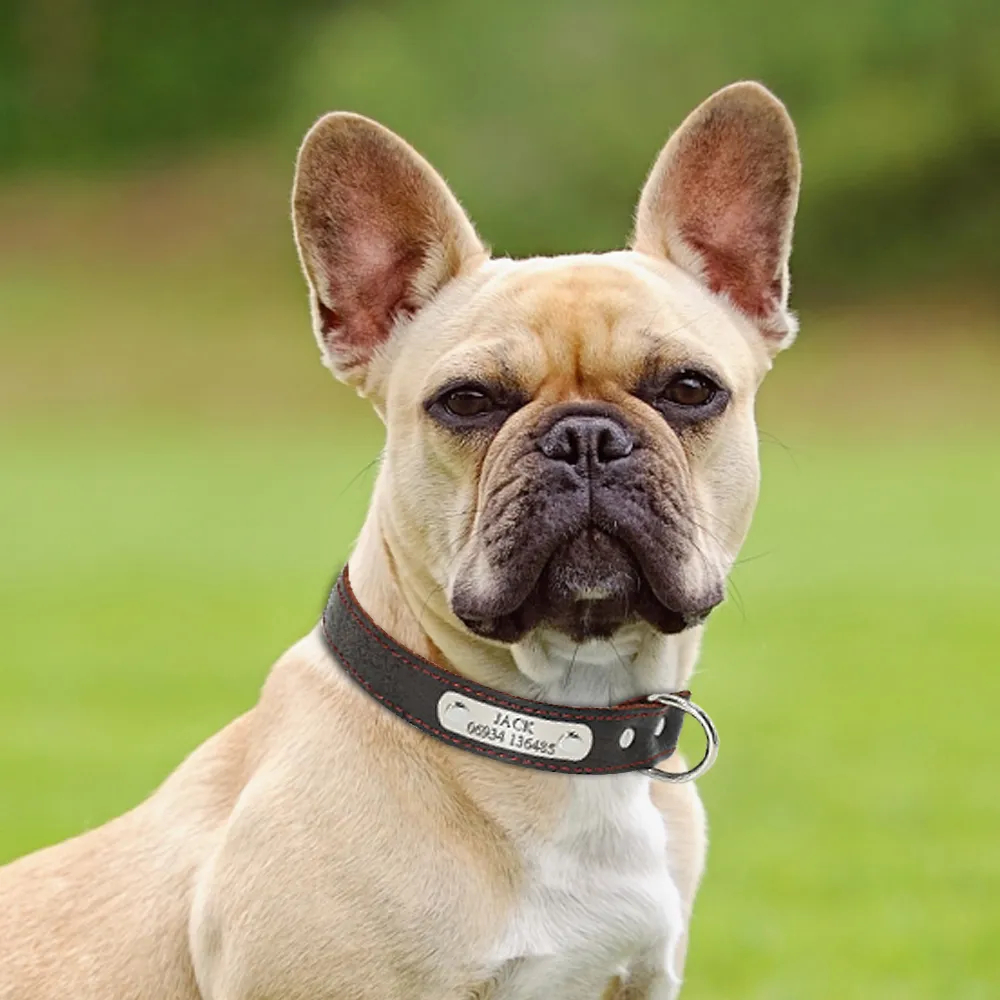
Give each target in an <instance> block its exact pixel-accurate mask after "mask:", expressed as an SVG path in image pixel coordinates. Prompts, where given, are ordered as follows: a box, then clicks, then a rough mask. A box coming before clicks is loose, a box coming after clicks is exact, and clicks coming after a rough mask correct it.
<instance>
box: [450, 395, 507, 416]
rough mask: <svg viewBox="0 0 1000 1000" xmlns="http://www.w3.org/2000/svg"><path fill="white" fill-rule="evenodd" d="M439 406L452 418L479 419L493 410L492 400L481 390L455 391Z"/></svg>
mask: <svg viewBox="0 0 1000 1000" xmlns="http://www.w3.org/2000/svg"><path fill="white" fill-rule="evenodd" d="M441 405H442V406H443V407H444V408H445V409H446V410H447V411H448V412H449V413H450V414H451V415H452V416H453V417H479V416H482V414H484V413H489V412H490V410H492V409H493V406H494V403H493V400H492V399H491V398H490V397H489V396H488V395H487V394H486V393H485V392H483V391H482V390H481V389H455V390H453V391H452V392H449V393H448V394H447V395H446V396H445V397H444V398H443V399H442V400H441Z"/></svg>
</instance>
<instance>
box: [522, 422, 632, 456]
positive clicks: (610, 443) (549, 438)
mask: <svg viewBox="0 0 1000 1000" xmlns="http://www.w3.org/2000/svg"><path fill="white" fill-rule="evenodd" d="M538 447H539V450H540V451H541V452H542V454H543V455H544V456H545V457H546V458H549V459H551V460H552V461H553V462H565V463H566V464H567V465H576V466H582V467H586V468H588V469H595V468H598V467H599V466H602V465H610V464H611V463H612V462H618V461H620V460H621V459H623V458H628V456H629V455H631V454H632V449H633V448H634V447H635V440H634V439H633V437H632V435H631V434H630V433H629V432H628V430H626V428H624V427H623V426H622V425H621V424H620V423H618V421H617V420H612V419H611V418H610V417H604V416H597V415H583V414H574V415H571V416H566V417H563V418H562V419H561V420H558V421H556V423H554V424H553V425H552V427H550V428H549V430H548V431H546V433H545V434H544V435H543V436H542V437H541V439H540V440H539V442H538Z"/></svg>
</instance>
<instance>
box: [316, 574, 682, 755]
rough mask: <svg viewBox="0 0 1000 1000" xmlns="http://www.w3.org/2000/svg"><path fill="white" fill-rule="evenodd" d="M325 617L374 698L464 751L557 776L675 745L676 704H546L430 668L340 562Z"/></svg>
mask: <svg viewBox="0 0 1000 1000" xmlns="http://www.w3.org/2000/svg"><path fill="white" fill-rule="evenodd" d="M322 624H323V635H324V637H325V639H326V643H327V646H328V647H329V648H330V651H331V652H332V653H333V655H334V657H335V658H336V660H337V661H338V662H339V663H340V664H341V666H342V667H343V668H344V670H345V671H346V672H347V673H348V674H349V675H350V676H351V677H352V678H353V679H354V680H355V681H356V682H357V683H358V684H359V685H360V686H361V687H362V688H363V689H364V690H365V691H367V692H368V694H369V695H371V697H372V698H374V699H376V701H379V702H381V703H382V705H384V706H385V707H386V708H387V709H389V710H390V711H392V712H394V713H395V714H396V715H398V716H399V717H400V718H401V719H404V720H405V721H406V722H408V723H410V725H412V726H416V727H417V728H418V729H421V730H423V731H424V732H425V733H428V734H429V735H431V736H434V737H435V738H437V739H439V740H442V741H443V742H445V743H450V744H451V745H452V746H456V747H460V748H461V749H463V750H468V751H469V752H470V753H477V754H482V755H483V756H485V757H492V758H493V759H494V760H499V761H504V762H505V763H508V764H517V765H519V766H521V767H531V768H536V769H538V770H542V771H558V772H561V773H563V774H620V773H623V772H626V771H642V770H645V769H647V768H650V767H652V766H653V765H654V764H656V763H658V762H659V761H662V760H666V758H667V757H669V756H670V755H671V754H672V753H673V752H674V751H675V750H676V749H677V740H678V738H679V737H680V732H681V724H682V723H683V721H684V714H685V710H684V709H683V708H681V707H679V706H678V705H676V704H674V705H668V704H663V703H661V702H652V701H647V700H637V701H631V702H626V703H625V704H622V705H614V706H612V707H611V708H574V707H567V706H563V705H550V704H548V703H546V702H541V701H530V700H528V699H526V698H516V697H514V696H513V695H509V694H504V693H503V692H502V691H496V690H494V689H493V688H488V687H484V686H483V685H481V684H476V683H475V682H473V681H470V680H466V679H465V678H464V677H461V676H459V675H458V674H453V673H449V672H448V671H446V670H442V669H440V668H439V667H436V666H434V664H433V663H430V662H429V661H428V660H425V659H423V658H422V657H420V656H417V654H416V653H414V652H412V651H411V650H409V649H406V648H405V647H404V646H401V645H400V644H399V643H398V642H396V641H395V640H394V639H393V638H392V636H390V635H388V634H387V633H385V632H384V631H383V630H382V629H381V628H379V626H378V625H376V624H375V622H373V621H372V620H371V618H369V617H368V615H367V614H366V613H365V611H364V609H363V608H362V607H361V605H360V604H359V603H358V599H357V598H356V597H355V596H354V592H353V591H352V590H351V584H350V581H349V579H348V574H347V567H346V566H345V567H344V570H343V572H342V573H341V574H340V578H339V579H338V580H337V583H336V585H335V586H334V588H333V592H332V593H331V594H330V600H329V602H328V604H327V606H326V610H325V611H324V612H323V623H322ZM688 694H689V692H687V691H683V692H678V696H679V699H680V698H682V699H685V701H686V699H687V698H688ZM679 699H678V700H679ZM661 773H662V772H661Z"/></svg>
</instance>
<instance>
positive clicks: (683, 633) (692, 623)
mask: <svg viewBox="0 0 1000 1000" xmlns="http://www.w3.org/2000/svg"><path fill="white" fill-rule="evenodd" d="M799 175H800V164H799V156H798V149H797V141H796V136H795V131H794V128H793V125H792V123H791V120H790V118H789V116H788V114H787V112H786V110H785V108H784V106H783V105H782V104H781V103H780V102H779V101H778V99H777V98H776V97H775V96H774V95H772V94H771V93H770V92H769V91H768V90H767V89H765V88H764V87H763V86H761V85H759V84H755V83H738V84H734V85H732V86H729V87H727V88H725V89H723V90H721V91H719V92H718V93H716V94H715V95H714V96H712V97H710V98H709V99H708V100H707V101H706V102H705V103H704V104H702V105H701V106H700V107H698V108H697V109H696V110H695V111H694V112H693V113H692V114H691V115H690V116H689V117H688V118H687V119H686V120H685V121H684V123H683V124H682V125H681V126H680V128H679V129H678V130H677V131H676V132H675V133H674V134H673V135H672V137H671V138H670V139H669V141H668V142H667V144H666V146H665V147H664V148H663V150H662V151H661V153H660V154H659V157H658V158H657V159H656V161H655V164H654V166H653V168H652V171H651V173H650V175H649V177H648V180H647V181H646V184H645V187H644V188H643V189H642V193H641V197H640V199H639V202H638V208H637V212H636V217H635V226H634V235H633V238H632V242H631V244H630V249H628V250H623V251H614V252H608V253H595V254H589V253H588V254H581V255H573V256H563V257H555V258H536V259H528V260H508V259H492V258H491V257H490V254H489V252H488V251H487V249H486V247H485V246H484V244H483V243H482V242H481V240H480V239H479V237H478V236H477V234H476V231H475V229H474V228H473V226H472V224H471V223H470V221H469V219H468V218H467V217H466V215H465V213H464V212H463V210H462V208H461V207H460V206H459V203H458V202H457V201H456V199H455V197H454V196H453V195H452V193H451V192H450V190H449V189H448V187H447V186H446V185H445V182H444V181H443V180H442V179H441V177H440V176H439V175H438V174H437V173H436V172H435V171H434V170H433V169H432V168H431V167H430V165H429V164H428V163H427V162H426V161H425V160H424V159H423V158H422V157H421V156H420V155H419V154H418V153H417V152H415V150H414V149H412V148H411V147H410V146H409V145H407V143H405V142H404V141H403V140H402V139H400V138H399V137H397V136H396V135H394V134H393V133H392V132H390V131H389V130H387V129H386V128H384V127H382V126H381V125H378V124H376V123H375V122H373V121H371V120H369V119H366V118H363V117H360V116H358V115H354V114H347V113H334V114H330V115H327V116H325V117H324V118H322V119H321V120H320V121H319V122H317V123H316V125H315V126H314V127H313V128H312V129H311V131H310V132H309V133H308V135H307V136H306V138H305V140H304V143H303V145H302V148H301V151H300V154H299V158H298V163H297V172H296V177H295V184H294V194H293V215H294V228H295V234H296V240H297V246H298V252H299V256H300V259H301V263H302V267H303V269H304V271H305V275H306V278H307V282H308V287H309V296H310V302H311V313H312V319H313V325H314V329H315V335H316V337H317V340H318V343H319V347H320V351H321V355H322V358H323V361H324V363H325V364H326V365H327V366H328V367H329V368H330V369H331V371H332V372H333V374H334V375H336V376H337V377H338V378H340V379H341V380H343V381H345V382H347V383H348V384H350V385H352V386H354V387H355V388H356V389H357V390H358V391H359V392H360V393H361V394H362V395H363V396H365V397H367V398H368V399H369V400H370V401H371V403H372V405H373V406H374V407H375V409H376V410H377V412H378V413H379V415H380V416H381V418H382V420H383V421H384V423H385V426H386V444H385V450H384V457H383V462H382V465H381V468H380V471H379V474H378V477H377V482H376V484H375V487H374V491H373V496H372V502H371V506H370V509H369V512H368V515H367V519H366V520H365V523H364V526H363V528H362V530H361V534H360V536H359V538H358V540H357V544H356V546H355V548H354V550H353V552H352V554H351V556H350V559H349V562H348V566H349V573H350V576H349V579H348V578H347V577H346V576H345V577H344V579H343V580H342V581H341V583H340V584H338V595H339V600H340V603H341V604H342V605H343V608H342V609H341V610H340V611H339V612H336V613H337V614H340V615H341V618H342V624H343V627H344V628H347V629H348V632H349V638H350V637H352V636H353V639H352V641H354V640H356V641H357V642H359V643H361V646H360V647H358V648H360V649H361V650H362V653H363V656H362V659H364V657H365V656H369V658H370V659H372V662H375V661H376V660H377V662H378V664H380V665H381V666H380V669H381V668H382V667H384V677H383V680H384V681H385V683H386V684H387V685H389V686H392V685H396V688H397V689H398V692H399V694H400V697H403V696H404V695H406V693H407V685H410V684H411V683H412V684H413V685H414V686H415V687H418V686H419V685H421V684H428V685H430V684H439V685H445V686H447V684H448V682H449V681H448V679H449V678H451V679H452V680H453V681H454V685H455V691H457V692H459V693H458V694H455V692H452V694H453V695H454V697H453V698H452V701H451V702H449V703H448V706H447V712H451V711H452V710H454V712H455V713H457V715H458V716H460V717H462V716H463V713H472V716H475V718H480V717H482V719H485V721H481V722H476V721H475V718H473V719H472V721H470V722H469V723H468V724H467V725H466V726H465V729H461V727H456V726H453V724H452V723H451V722H449V721H447V720H446V719H445V715H446V714H447V712H445V710H444V709H443V708H442V707H441V706H442V705H443V704H444V701H441V702H439V703H438V712H439V715H440V720H439V723H433V724H432V723H427V724H426V725H425V724H424V723H422V722H420V720H419V718H417V717H416V716H414V717H413V718H411V719H410V721H413V722H414V724H413V725H411V724H408V721H407V717H406V716H405V715H404V717H403V718H400V715H401V714H403V713H402V712H401V711H396V710H392V711H390V710H387V704H388V703H390V702H391V699H390V702H386V703H380V701H382V700H383V698H382V695H381V694H379V693H378V691H377V690H376V689H375V688H374V687H369V686H368V685H369V680H370V678H369V680H366V679H365V677H364V676H363V675H362V674H361V673H360V672H359V673H357V674H356V675H355V674H354V671H353V668H352V670H351V671H349V670H348V669H347V666H348V661H349V660H350V659H351V657H349V656H348V655H347V654H346V653H345V654H344V655H343V657H338V655H337V653H336V652H335V650H336V649H338V647H337V645H336V642H335V639H336V636H334V635H332V634H331V633H330V632H329V631H328V630H327V627H326V623H327V619H326V617H324V622H323V623H321V624H320V625H319V626H317V628H316V630H315V631H314V632H312V633H311V634H309V635H308V636H306V637H305V638H304V639H302V640H301V641H299V642H298V643H297V644H296V645H294V646H292V647H291V649H290V650H289V651H288V652H287V653H285V654H284V655H283V656H282V657H281V658H280V659H279V660H278V662H277V663H276V664H275V666H274V667H273V669H272V671H271V673H270V675H269V677H268V679H267V681H266V683H265V685H264V687H263V690H262V693H261V697H260V701H259V703H258V704H257V705H256V707H254V708H253V709H252V710H251V711H250V712H248V713H247V714H245V715H243V716H242V717H240V718H238V719H236V720H235V721H234V722H233V723H232V724H230V725H229V726H228V727H227V728H225V729H224V730H222V731H221V732H220V733H218V734H217V735H215V736H213V737H212V738H210V739H209V740H208V741H207V742H206V743H204V744H203V745H202V746H201V747H200V748H198V749H197V750H195V751H194V752H193V753H192V754H191V756H190V757H188V758H187V759H186V760H185V761H184V762H183V763H182V764H181V765H180V767H179V768H178V769H177V770H176V771H175V772H174V773H173V774H172V775H171V776H170V777H169V778H168V779H167V780H166V781H165V783H164V784H163V785H162V786H161V787H160V788H159V789H158V790H157V791H156V792H155V793H154V794H153V795H152V796H151V797H150V798H149V799H148V800H147V801H145V802H144V803H143V804H141V805H139V806H138V807H137V808H135V809H134V810H133V811H131V812H129V813H127V814H125V815H124V816H121V817H120V818H118V819H115V820H113V821H111V822H109V823H108V824H106V825H105V826H103V827H100V828H99V829H96V830H93V831H91V832H88V833H86V834H84V835H82V836H80V837H77V838H76V839H73V840H70V841H68V842H66V843H63V844H59V845H56V846H54V847H49V848H46V849H44V850H41V851H38V852H37V853H34V854H32V855H29V856H27V857H24V858H22V859H20V860H18V861H15V862H13V863H12V864H10V865H8V866H6V867H5V868H3V869H2V870H0V900H2V903H3V905H2V906H0V998H3V1000H49V998H53V1000H54V998H57V997H58V998H64V997H68V996H72V997H74V998H75V1000H126V998H128V1000H133V998H145V997H157V998H161V1000H251V998H255V1000H256V998H275V1000H278V998H280V1000H307V998H308V1000H319V998H329V1000H404V998H405V1000H446V998H451V1000H474V998H475V1000H487V998H489V1000H562V998H565V1000H626V998H627V1000H640V998H642V1000H664V998H668V997H674V996H676V994H677V991H678V989H679V987H680V983H681V978H682V970H683V964H684V956H685V950H686V942H687V933H688V925H689V921H690V917H691V911H692V905H693V901H694V897H695V892H696V889H697V886H698V882H699V879H700V876H701V873H702V867H703V863H704V856H705V848H706V827H705V818H704V814H703V810H702V807H701V804H700V801H699V798H698V796H697V793H696V791H695V786H694V785H692V784H681V783H672V782H670V781H658V780H655V779H656V777H657V776H660V777H663V776H664V775H665V776H666V777H667V778H670V777H671V775H673V776H674V777H677V776H679V773H680V772H684V771H685V768H686V764H685V763H684V762H683V761H682V760H681V759H680V758H679V757H678V756H677V755H674V756H671V757H669V759H667V760H666V761H665V762H664V763H663V764H662V766H661V767H660V768H659V769H658V770H657V771H656V773H651V772H650V770H649V769H646V768H643V769H637V768H632V769H629V770H626V771H624V772H622V773H611V769H610V768H608V769H607V773H604V772H602V771H600V770H599V769H593V770H591V771H588V772H586V773H582V774H581V773H578V772H575V771H571V770H567V771H565V772H564V773H560V772H559V770H558V768H565V769H571V768H574V767H577V766H583V765H582V764H580V765H578V764H576V763H573V761H575V760H577V759H578V758H579V754H580V753H581V752H583V751H578V750H576V749H573V747H572V744H573V741H576V743H577V744H580V742H581V740H582V739H583V737H585V736H587V735H588V734H591V736H588V738H591V737H592V735H593V734H592V733H591V730H590V729H588V728H587V727H586V725H579V726H576V728H573V726H574V725H575V723H574V724H573V725H571V724H570V723H567V722H560V721H558V720H559V719H568V718H571V719H573V720H577V719H586V718H592V719H594V720H601V719H606V718H610V717H611V713H613V712H621V711H624V710H625V709H623V708H622V707H621V706H629V705H632V706H636V705H640V706H641V705H643V704H647V705H648V703H645V702H643V701H642V699H644V698H647V697H648V696H650V695H656V694H657V693H662V692H672V693H676V692H681V691H682V689H683V688H684V687H685V686H686V684H687V683H688V680H689V678H690V677H691V674H692V670H693V667H694V664H695V660H696V657H697V655H698V648H699V642H700V638H701V633H702V629H703V623H704V621H705V619H706V617H707V615H708V614H709V612H710V611H711V610H712V609H713V608H714V607H715V606H716V605H718V604H719V603H720V601H721V600H722V598H723V595H724V586H725V580H726V576H727V573H728V571H729V569H730V568H731V567H732V565H733V562H734V560H735V558H736V555H737V552H738V550H739V548H740V545H741V544H742V542H743V539H744V537H745V535H746V532H747V529H748V526H749V524H750V519H751V514H752V510H753V508H754V505H755V502H756V497H757V490H758V457H757V443H756V441H757V438H756V430H755V424H754V412H753V407H754V396H755V393H756V390H757V388H758V386H759V384H760V382H761V379H762V378H763V376H764V375H765V373H766V372H767V371H768V369H769V368H770V366H771V363H772V360H773V358H774V356H775V355H776V354H777V353H778V351H780V350H781V349H782V348H784V347H786V346H788V344H789V343H790V342H791V341H792V339H793V338H794V335H795V332H796V323H795V320H794V317H793V315H792V314H791V313H790V311H789V309H788V293H789V273H788V259H789V254H790V251H791V235H792V226H793V221H794V216H795V211H796V205H797V199H798V189H799ZM335 605H336V601H334V600H331V608H332V609H334V611H335V610H336V608H335ZM343 609H346V611H345V610H343ZM334 611H331V614H334ZM352 619H353V624H352ZM330 620H331V621H333V622H334V627H337V626H336V621H340V620H341V619H336V617H334V618H331V619H330ZM345 623H346V624H345ZM351 629H353V631H351ZM337 641H339V640H337ZM365 643H367V644H368V645H365ZM376 643H377V647H376ZM366 650H367V651H369V652H367V653H366V652H364V651H366ZM369 654H370V655H369ZM352 655H353V654H352ZM379 657H381V659H379ZM373 669H374V668H373ZM418 671H419V673H418ZM491 692H492V694H491ZM671 697H674V698H676V697H683V695H676V694H674V695H671ZM484 698H486V699H487V702H488V699H489V698H493V699H494V701H493V702H492V703H490V704H500V705H506V706H508V707H510V706H513V710H512V711H510V712H507V711H506V710H503V711H501V710H497V711H496V712H495V714H494V713H493V710H492V709H490V710H489V714H490V716H491V717H489V718H487V717H486V716H484V715H482V712H483V705H484V704H487V702H483V701H482V699H484ZM477 699H478V700H477ZM503 699H507V701H504V700H503ZM539 703H544V704H545V705H548V706H551V707H552V709H553V712H554V713H555V714H550V716H548V717H547V718H550V719H555V720H557V721H547V722H546V721H544V719H542V721H538V724H537V726H536V725H535V721H537V720H533V719H532V718H531V717H530V716H529V715H525V714H524V713H523V712H522V713H521V714H519V711H520V709H519V706H520V707H521V708H523V707H524V706H528V705H531V704H539ZM559 706H570V707H571V708H566V709H565V714H564V715H559V713H558V708H559ZM616 706H617V707H616ZM588 710H589V711H592V712H593V713H594V714H593V715H591V716H586V715H583V716H581V715H579V713H580V712H586V711H588ZM651 710H652V709H651V708H635V709H634V711H633V710H632V709H628V711H629V712H631V714H630V715H629V716H628V717H629V718H633V719H635V720H637V721H636V722H635V725H636V726H640V724H645V722H646V721H648V711H651ZM525 711H527V709H525ZM477 712H478V713H479V715H476V713H477ZM571 712H575V713H577V714H575V715H573V714H570V713H571ZM643 712H646V713H647V714H646V715H644V714H643ZM602 713H604V714H602ZM472 716H470V718H472ZM417 723H420V724H419V725H418V724H417ZM600 724H601V723H599V721H595V723H594V728H593V732H594V733H597V732H598V731H599V725H600ZM661 724H662V719H661V722H660V723H658V725H657V729H656V733H659V730H660V725H661ZM504 725H507V726H508V727H509V728H511V729H512V730H514V731H513V732H512V733H511V734H510V740H511V742H510V743H504V741H505V740H507V739H508V736H507V734H506V733H505V732H503V731H502V728H503V726H504ZM545 727H548V728H545ZM566 727H569V728H566ZM543 729H544V730H545V732H546V733H549V734H560V735H558V738H556V737H555V736H552V737H551V738H550V737H549V736H544V735H543V736H539V735H538V733H539V731H541V730H543ZM446 730H447V731H446ZM460 731H461V732H465V733H466V734H468V733H474V734H475V733H478V734H479V735H475V736H466V737H460V736H456V735H449V733H451V734H454V733H458V732H460ZM621 733H622V736H621V739H620V741H619V742H620V743H621V745H622V747H624V746H625V740H626V736H628V738H629V739H632V738H633V736H634V731H633V729H632V728H629V729H628V730H627V731H626V730H624V729H623V730H621ZM630 734H631V735H630ZM593 738H595V739H596V738H597V737H593ZM644 738H646V737H644ZM648 738H649V739H653V736H652V735H650V736H648ZM656 738H659V736H657V737H656ZM474 740H479V741H480V742H481V743H482V747H483V748H484V749H483V752H467V751H469V750H470V749H475V747H473V746H472V742H473V741H474ZM514 740H517V741H519V742H518V743H517V745H518V746H520V747H521V750H520V751H516V752H515V751H514V749H513V747H514V745H515V744H514V742H513V741H514ZM564 740H567V741H569V742H567V743H566V744H565V747H566V748H568V749H565V753H564V744H563V741H564ZM463 741H464V742H463ZM501 746H507V747H510V748H511V749H510V752H509V754H508V755H507V756H505V753H506V751H503V750H501V749H498V748H499V747H501ZM612 749H614V748H612ZM608 752H609V753H610V751H608ZM616 752H617V751H616ZM622 752H625V751H624V750H623V751H622ZM516 753H520V754H521V756H520V758H518V759H517V760H515V754H516ZM574 753H575V754H577V756H576V757H570V756H566V755H569V754H574ZM546 754H548V755H549V757H548V758H547V759H546V758H544V755H546ZM560 754H563V755H564V756H562V757H560V758H559V761H562V763H560V762H559V761H557V760H556V759H555V758H556V757H557V756H559V755H560ZM660 756H661V757H662V753H661V755H660ZM512 761H513V763H512ZM533 761H534V762H536V763H535V765H532V762H533ZM566 761H569V763H566ZM525 762H527V763H528V764H529V765H532V766H516V764H517V763H521V764H524V763H525ZM550 768H551V769H550Z"/></svg>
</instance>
